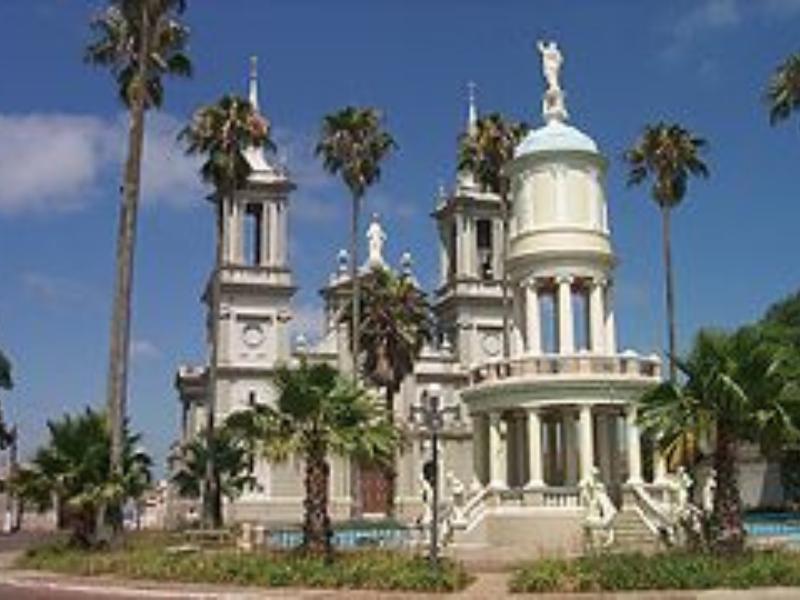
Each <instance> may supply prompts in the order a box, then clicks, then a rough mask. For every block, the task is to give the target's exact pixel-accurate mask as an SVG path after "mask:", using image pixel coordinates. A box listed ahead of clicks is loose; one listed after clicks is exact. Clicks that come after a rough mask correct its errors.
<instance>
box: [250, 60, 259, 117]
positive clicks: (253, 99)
mask: <svg viewBox="0 0 800 600" xmlns="http://www.w3.org/2000/svg"><path fill="white" fill-rule="evenodd" d="M249 100H250V104H252V105H253V108H254V109H255V110H256V111H258V110H259V106H258V57H257V56H251V57H250V93H249Z"/></svg>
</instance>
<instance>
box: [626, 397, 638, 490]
mask: <svg viewBox="0 0 800 600" xmlns="http://www.w3.org/2000/svg"><path fill="white" fill-rule="evenodd" d="M625 430H626V432H627V435H628V483H629V484H633V483H642V450H641V447H640V445H639V442H640V440H639V425H638V423H637V422H636V406H635V405H634V404H629V405H628V406H627V407H626V408H625Z"/></svg>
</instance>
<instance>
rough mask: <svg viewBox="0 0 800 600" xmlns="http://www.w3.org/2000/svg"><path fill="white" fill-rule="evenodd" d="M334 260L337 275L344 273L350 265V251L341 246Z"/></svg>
mask: <svg viewBox="0 0 800 600" xmlns="http://www.w3.org/2000/svg"><path fill="white" fill-rule="evenodd" d="M336 262H337V264H338V271H339V275H340V276H341V275H344V274H346V273H347V269H348V267H349V265H350V253H349V252H348V251H347V250H345V249H344V248H342V249H341V250H339V254H337V255H336Z"/></svg>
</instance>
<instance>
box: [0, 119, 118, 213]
mask: <svg viewBox="0 0 800 600" xmlns="http://www.w3.org/2000/svg"><path fill="white" fill-rule="evenodd" d="M109 150H110V146H109V136H108V128H107V126H106V124H104V123H103V122H102V120H100V119H97V118H95V117H87V116H74V115H58V114H54V115H46V114H30V115H0V182H2V185H0V213H6V214H14V213H20V212H45V211H49V210H69V209H75V208H78V207H80V206H81V205H83V204H84V203H85V201H86V195H87V193H88V192H89V191H90V190H91V188H92V186H93V185H94V184H95V183H96V181H97V178H98V177H99V176H100V173H101V171H102V169H103V167H104V166H105V163H106V161H107V159H108V155H109Z"/></svg>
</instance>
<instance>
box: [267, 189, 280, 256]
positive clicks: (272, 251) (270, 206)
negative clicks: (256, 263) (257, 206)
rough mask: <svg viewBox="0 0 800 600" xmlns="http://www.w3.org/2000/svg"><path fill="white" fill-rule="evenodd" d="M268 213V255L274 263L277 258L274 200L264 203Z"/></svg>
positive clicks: (276, 217) (276, 210)
mask: <svg viewBox="0 0 800 600" xmlns="http://www.w3.org/2000/svg"><path fill="white" fill-rule="evenodd" d="M264 207H265V209H266V210H267V212H268V213H269V239H268V240H267V244H269V256H270V262H272V263H276V262H277V258H278V209H277V207H276V206H275V203H274V202H269V203H267V204H265V205H264Z"/></svg>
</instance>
